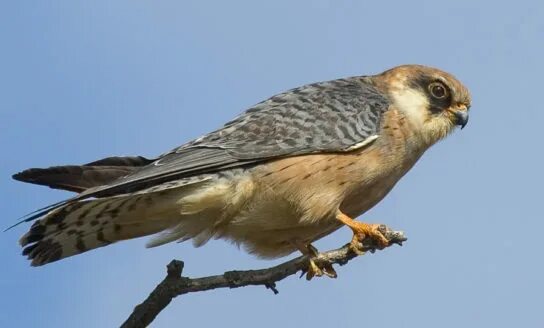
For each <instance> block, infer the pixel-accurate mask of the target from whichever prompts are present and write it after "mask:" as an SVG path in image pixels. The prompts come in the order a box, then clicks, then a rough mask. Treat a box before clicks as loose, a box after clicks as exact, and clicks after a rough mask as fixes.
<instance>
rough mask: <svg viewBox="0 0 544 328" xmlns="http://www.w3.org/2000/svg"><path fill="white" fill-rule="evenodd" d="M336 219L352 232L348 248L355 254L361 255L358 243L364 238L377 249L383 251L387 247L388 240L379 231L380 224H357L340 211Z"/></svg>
mask: <svg viewBox="0 0 544 328" xmlns="http://www.w3.org/2000/svg"><path fill="white" fill-rule="evenodd" d="M336 218H337V219H338V220H339V221H340V222H342V223H344V224H345V225H347V226H348V227H350V229H351V230H352V231H353V238H352V239H351V243H350V248H351V250H352V251H353V252H354V253H355V254H357V255H362V254H364V252H363V251H362V250H361V249H360V246H359V243H361V242H362V241H363V240H365V239H366V238H370V239H372V240H373V241H374V242H375V243H376V244H377V246H378V249H384V248H385V247H387V246H389V244H390V243H389V240H387V238H385V236H384V235H383V234H382V232H381V231H380V227H381V225H380V224H368V223H365V222H358V221H355V220H353V219H352V218H350V217H349V216H347V215H345V214H344V213H342V212H341V211H338V212H337V214H336Z"/></svg>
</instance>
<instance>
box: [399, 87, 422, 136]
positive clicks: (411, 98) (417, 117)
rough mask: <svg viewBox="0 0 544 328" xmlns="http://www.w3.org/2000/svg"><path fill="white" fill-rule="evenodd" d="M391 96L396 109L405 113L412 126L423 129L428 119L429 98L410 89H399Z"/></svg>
mask: <svg viewBox="0 0 544 328" xmlns="http://www.w3.org/2000/svg"><path fill="white" fill-rule="evenodd" d="M391 95H392V96H393V99H394V102H395V107H396V108H398V109H399V110H400V111H401V112H403V113H404V114H405V115H406V118H407V119H408V120H410V122H412V124H414V125H416V126H419V127H422V126H423V123H424V122H425V120H426V118H427V108H429V100H428V99H427V97H426V96H425V95H424V94H422V93H421V92H419V91H417V90H414V89H410V88H400V89H397V90H395V91H393V92H392V93H391Z"/></svg>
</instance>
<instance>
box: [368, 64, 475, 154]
mask: <svg viewBox="0 0 544 328" xmlns="http://www.w3.org/2000/svg"><path fill="white" fill-rule="evenodd" d="M376 77H377V78H378V80H379V82H380V84H381V85H382V86H383V88H384V89H385V90H386V92H387V94H388V96H389V98H390V100H391V102H392V105H393V106H394V107H395V108H396V109H397V110H399V111H400V112H402V113H403V114H404V115H405V117H406V118H407V120H409V121H410V123H411V124H413V125H414V127H415V129H416V131H418V133H419V134H420V135H419V136H420V137H421V139H422V141H423V142H424V143H425V144H427V146H430V145H431V144H433V143H435V142H437V141H438V140H440V139H442V138H444V137H446V136H447V135H448V134H449V133H450V132H452V131H453V130H454V129H455V127H456V126H460V127H461V128H463V127H465V125H466V124H467V122H468V110H469V108H470V102H471V100H470V94H469V91H468V89H467V88H466V87H465V86H464V85H463V84H462V83H461V82H459V80H457V79H456V78H455V77H454V76H453V75H451V74H449V73H446V72H444V71H441V70H438V69H436V68H431V67H426V66H421V65H403V66H398V67H395V68H393V69H390V70H388V71H385V72H383V73H382V74H380V75H377V76H376Z"/></svg>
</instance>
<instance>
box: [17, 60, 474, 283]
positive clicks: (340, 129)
mask: <svg viewBox="0 0 544 328" xmlns="http://www.w3.org/2000/svg"><path fill="white" fill-rule="evenodd" d="M470 106H471V96H470V93H469V91H468V89H467V88H466V87H465V86H464V85H463V84H462V83H461V82H460V81H459V80H457V78H455V77H454V76H453V75H451V74H449V73H447V72H444V71H442V70H440V69H437V68H432V67H428V66H423V65H401V66H397V67H393V68H391V69H388V70H386V71H384V72H382V73H379V74H375V75H361V76H353V77H348V78H341V79H336V80H330V81H325V82H317V83H312V84H307V85H304V86H301V87H297V88H294V89H291V90H288V91H286V92H283V93H280V94H277V95H275V96H273V97H271V98H269V99H267V100H264V101H262V102H260V103H258V104H256V105H254V106H253V107H251V108H249V109H248V110H246V111H245V112H243V113H242V114H240V115H239V116H237V117H235V118H234V119H233V120H231V121H230V122H228V123H226V124H225V125H224V126H222V127H221V128H219V129H217V130H215V131H213V132H211V133H208V134H205V135H203V136H201V137H199V138H197V139H194V140H192V141H189V142H187V143H185V144H183V145H182V146H180V147H177V148H175V149H173V150H171V151H169V152H166V153H164V154H162V155H160V156H158V157H156V158H151V159H148V158H145V157H142V156H135V157H108V158H105V159H102V160H98V161H95V162H91V163H88V164H85V165H68V166H54V167H50V168H45V169H40V168H32V169H28V170H24V171H22V172H20V173H17V174H15V175H13V178H14V179H16V180H19V181H23V182H29V183H34V184H39V185H45V186H49V187H51V188H56V189H62V190H68V191H72V192H76V193H77V194H76V195H74V196H73V197H71V198H69V199H66V200H64V201H61V202H58V203H55V204H52V205H50V206H48V207H45V208H42V209H40V210H37V211H35V212H33V213H31V214H29V215H28V216H27V217H26V218H25V219H24V220H22V221H21V222H19V223H22V222H30V221H34V222H33V224H32V225H31V227H30V229H29V231H28V232H27V233H26V234H24V235H23V236H22V237H21V239H20V241H19V242H20V245H21V246H22V247H23V251H22V253H23V255H25V256H27V258H28V259H29V260H30V261H31V265H32V266H41V265H44V264H48V263H51V262H55V261H58V260H61V259H63V258H67V257H70V256H73V255H76V254H80V253H83V252H86V251H89V250H92V249H95V248H99V247H103V246H107V245H110V244H112V243H115V242H117V241H121V240H127V239H132V238H137V237H142V236H147V235H153V238H152V239H151V240H150V241H149V242H148V244H147V246H148V247H155V246H159V245H163V244H166V243H169V242H174V241H177V242H183V241H187V240H192V242H193V244H194V246H196V247H199V246H202V245H204V244H206V243H207V242H208V241H209V240H210V239H224V240H227V241H230V242H232V243H234V244H236V245H238V246H240V247H241V248H243V249H244V250H246V251H247V252H248V253H250V254H253V255H255V256H257V257H259V258H263V259H273V258H279V257H283V256H286V255H289V254H291V253H294V252H297V251H300V252H301V253H302V254H304V255H307V256H309V258H310V261H309V267H308V270H307V272H308V277H309V278H311V277H313V276H321V275H323V274H325V275H329V276H333V277H335V276H336V272H334V269H333V268H332V267H330V266H329V267H325V266H324V265H321V266H318V265H317V264H316V261H314V260H313V259H315V256H317V249H316V248H315V247H314V246H313V245H312V243H313V242H315V241H316V240H318V239H320V238H322V237H324V236H327V235H329V234H331V233H332V232H334V231H336V230H338V229H339V228H341V227H343V226H347V227H349V228H350V229H351V230H352V232H353V237H352V239H351V241H350V242H349V245H350V248H352V249H353V251H354V252H361V250H360V242H361V241H362V240H363V239H365V238H370V239H372V240H373V241H375V242H376V243H377V244H378V245H380V246H382V247H385V246H387V245H388V240H387V239H386V238H385V236H384V235H383V234H382V233H381V232H380V230H379V228H378V227H379V225H378V224H370V223H366V222H362V221H357V220H355V219H356V218H357V217H358V216H360V215H363V214H364V213H365V212H367V211H368V210H369V209H371V208H372V207H374V206H375V205H376V204H378V203H379V202H380V201H381V200H382V199H383V198H384V197H385V196H386V195H387V194H388V193H389V192H390V191H391V189H392V188H393V187H394V186H395V184H396V183H397V182H398V181H399V180H400V179H401V178H402V177H403V176H404V175H405V174H406V173H407V172H408V171H409V170H410V169H411V168H412V167H413V166H414V164H415V163H416V162H417V161H418V159H419V158H420V157H421V156H422V155H423V153H425V151H426V150H427V149H429V148H430V147H431V146H432V145H433V144H435V143H437V142H438V141H439V140H441V139H443V138H445V137H446V136H447V135H449V134H450V133H451V132H453V131H454V130H456V127H460V128H461V129H462V128H464V127H465V125H466V124H467V122H468V117H469V115H468V113H469V109H470Z"/></svg>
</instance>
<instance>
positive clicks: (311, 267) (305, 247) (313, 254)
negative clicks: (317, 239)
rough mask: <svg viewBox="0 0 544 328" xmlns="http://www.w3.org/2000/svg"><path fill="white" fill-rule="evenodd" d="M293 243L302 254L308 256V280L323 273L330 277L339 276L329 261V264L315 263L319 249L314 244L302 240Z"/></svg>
mask: <svg viewBox="0 0 544 328" xmlns="http://www.w3.org/2000/svg"><path fill="white" fill-rule="evenodd" d="M293 244H294V245H295V246H296V248H297V249H298V250H299V251H300V252H301V253H302V254H304V255H306V256H307V257H308V262H309V264H308V269H307V271H306V279H307V280H311V279H312V278H313V277H321V276H322V275H326V276H327V277H330V278H336V277H337V274H336V271H335V270H334V268H333V267H332V264H330V263H327V264H321V266H318V265H317V264H316V263H315V259H316V258H317V257H318V256H319V251H318V250H317V248H315V247H314V246H313V245H312V244H306V243H303V242H301V241H300V240H294V241H293ZM303 274H304V273H303Z"/></svg>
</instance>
